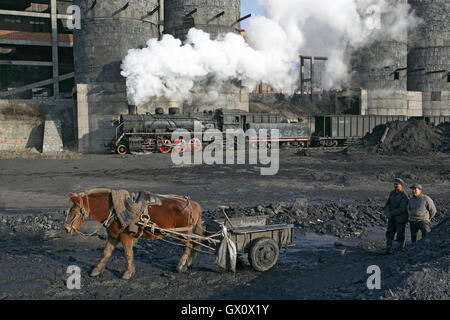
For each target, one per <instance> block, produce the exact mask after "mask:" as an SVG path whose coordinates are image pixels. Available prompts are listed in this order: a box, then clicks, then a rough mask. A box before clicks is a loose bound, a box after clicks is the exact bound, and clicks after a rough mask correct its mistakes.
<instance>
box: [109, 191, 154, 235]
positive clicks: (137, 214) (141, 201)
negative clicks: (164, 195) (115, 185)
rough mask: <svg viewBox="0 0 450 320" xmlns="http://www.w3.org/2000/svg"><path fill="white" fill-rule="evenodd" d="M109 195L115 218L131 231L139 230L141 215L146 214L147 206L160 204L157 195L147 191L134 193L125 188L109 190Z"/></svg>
mask: <svg viewBox="0 0 450 320" xmlns="http://www.w3.org/2000/svg"><path fill="white" fill-rule="evenodd" d="M111 197H112V203H113V208H114V211H115V213H116V216H117V219H118V220H119V222H120V224H121V225H122V227H123V228H125V229H128V231H129V232H132V233H137V232H138V231H139V225H138V222H139V221H141V217H142V216H148V206H151V205H157V206H160V205H162V202H161V199H159V197H157V196H155V195H152V194H150V193H149V192H147V191H141V192H139V193H137V194H135V193H130V192H128V191H127V190H111Z"/></svg>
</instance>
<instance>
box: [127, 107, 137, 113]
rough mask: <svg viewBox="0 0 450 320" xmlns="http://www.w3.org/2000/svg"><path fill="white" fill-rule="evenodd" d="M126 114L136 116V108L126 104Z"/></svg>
mask: <svg viewBox="0 0 450 320" xmlns="http://www.w3.org/2000/svg"><path fill="white" fill-rule="evenodd" d="M128 114H130V115H135V114H137V106H135V105H134V104H128Z"/></svg>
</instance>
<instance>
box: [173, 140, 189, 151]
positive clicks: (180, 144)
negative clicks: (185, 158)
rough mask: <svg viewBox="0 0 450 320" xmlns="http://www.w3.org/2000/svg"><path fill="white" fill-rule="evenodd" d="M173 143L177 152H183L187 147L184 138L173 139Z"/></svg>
mask: <svg viewBox="0 0 450 320" xmlns="http://www.w3.org/2000/svg"><path fill="white" fill-rule="evenodd" d="M174 144H175V147H174V148H175V150H176V151H177V152H184V151H186V149H187V146H186V141H184V139H178V140H175V142H174Z"/></svg>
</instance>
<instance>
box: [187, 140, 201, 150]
mask: <svg viewBox="0 0 450 320" xmlns="http://www.w3.org/2000/svg"><path fill="white" fill-rule="evenodd" d="M201 149H202V142H201V141H200V140H199V139H198V138H192V139H191V140H189V150H191V151H192V150H194V151H200V150H201Z"/></svg>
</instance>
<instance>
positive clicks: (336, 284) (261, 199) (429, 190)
mask: <svg viewBox="0 0 450 320" xmlns="http://www.w3.org/2000/svg"><path fill="white" fill-rule="evenodd" d="M0 168H1V174H0V179H1V184H0V270H1V271H0V299H177V300H178V299H183V300H185V299H449V298H450V281H449V279H450V270H449V265H450V263H449V262H450V258H449V255H448V254H449V249H448V243H449V240H448V234H449V232H448V231H450V230H449V228H450V223H449V221H448V217H449V216H450V213H449V211H450V210H449V209H450V206H449V199H450V188H449V187H450V157H449V156H448V154H447V155H446V154H432V155H431V154H430V155H424V156H414V157H408V156H381V155H372V154H371V155H368V154H352V153H343V152H341V151H308V152H305V153H300V155H299V154H298V153H297V151H296V150H294V149H287V150H282V152H281V163H280V169H279V172H278V174H277V175H275V176H261V175H260V170H259V168H258V167H257V166H254V165H214V166H209V165H182V166H175V165H173V164H172V162H171V161H170V156H169V155H161V154H154V155H149V156H140V155H130V156H112V155H111V156H109V155H108V156H107V155H90V156H80V157H77V159H43V158H40V157H35V158H33V159H0ZM394 177H401V178H403V179H404V180H405V181H406V182H407V183H408V184H409V183H413V182H419V183H421V184H422V185H423V186H424V193H426V194H428V195H430V196H431V197H432V198H433V199H434V200H435V201H436V204H437V206H438V215H437V217H436V220H435V221H434V222H433V226H434V231H433V232H432V233H431V234H430V236H429V237H428V239H427V238H425V239H423V240H422V241H420V242H419V243H418V244H416V245H412V244H410V242H409V228H408V229H407V230H408V232H407V238H408V245H407V248H406V250H405V251H403V252H400V251H399V250H396V252H395V254H394V255H392V256H380V255H379V254H378V253H379V252H380V250H381V249H382V248H383V246H384V232H385V225H386V219H385V217H384V216H383V214H382V206H383V203H384V201H385V200H386V196H387V194H388V192H389V191H390V190H391V188H392V179H393V178H394ZM98 187H107V188H124V189H128V190H130V191H138V190H143V189H144V190H149V191H152V192H155V193H175V194H180V195H189V196H190V197H191V198H192V199H194V200H196V201H198V202H199V203H200V204H201V205H202V208H203V211H204V216H205V219H206V218H208V217H213V216H215V215H216V214H217V213H218V211H217V206H219V205H227V206H230V207H231V208H230V209H229V210H228V212H229V214H230V215H258V214H266V215H269V217H270V218H269V220H270V222H271V223H280V222H286V223H294V224H295V241H294V242H295V244H296V246H295V247H293V248H289V249H288V250H287V251H285V250H282V252H281V254H280V259H279V261H278V263H277V265H276V266H275V267H274V268H273V269H272V270H270V271H268V272H265V273H259V272H256V271H254V270H253V269H252V268H251V267H250V266H249V265H248V261H246V259H244V264H243V266H241V268H239V269H238V272H237V273H235V274H233V273H230V272H224V271H222V270H220V269H219V268H218V267H217V266H216V265H215V264H214V259H215V257H214V255H211V254H206V253H204V254H201V255H200V257H199V258H198V259H197V260H195V262H194V265H193V267H192V268H191V269H189V271H188V272H187V273H185V274H178V273H176V271H175V267H176V265H177V262H178V259H179V257H180V256H181V252H182V249H181V248H180V247H178V246H175V245H172V244H168V243H166V242H162V241H161V240H155V241H150V240H139V241H138V242H137V244H136V246H135V262H136V268H137V273H136V275H135V276H134V277H133V278H132V279H131V280H129V281H126V280H122V279H121V274H122V272H123V271H125V268H126V265H125V259H124V257H123V250H122V248H121V246H119V248H118V249H116V251H115V253H114V254H113V257H112V258H111V260H110V261H109V263H108V265H107V268H106V271H105V273H104V274H103V275H102V276H101V277H100V278H91V277H89V272H90V270H91V269H92V268H93V266H94V265H95V264H96V263H97V261H98V259H99V258H100V256H101V252H102V249H103V246H104V243H105V240H104V231H103V230H100V232H99V235H98V236H94V237H90V238H83V237H80V236H77V235H75V236H74V235H67V234H66V233H65V231H63V229H62V226H63V222H64V211H65V210H66V209H67V207H68V199H69V198H68V193H69V192H81V191H85V190H88V189H91V188H98ZM297 198H306V199H308V210H307V212H304V213H302V214H294V213H293V212H292V210H291V207H292V205H293V204H294V202H295V200H296V199H297ZM98 226H99V224H98V223H96V222H94V221H92V222H89V223H87V224H86V225H85V226H84V227H83V230H84V231H85V232H90V231H94V230H95V229H97V227H98ZM69 265H77V266H79V267H80V268H81V272H82V279H81V289H80V290H69V289H68V288H67V287H66V279H67V278H68V276H69V274H67V273H66V272H67V267H68V266H69ZM371 265H377V266H379V267H380V270H381V289H379V290H369V289H368V288H367V286H366V281H367V278H368V277H369V276H370V275H369V274H367V268H368V267H369V266H371Z"/></svg>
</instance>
